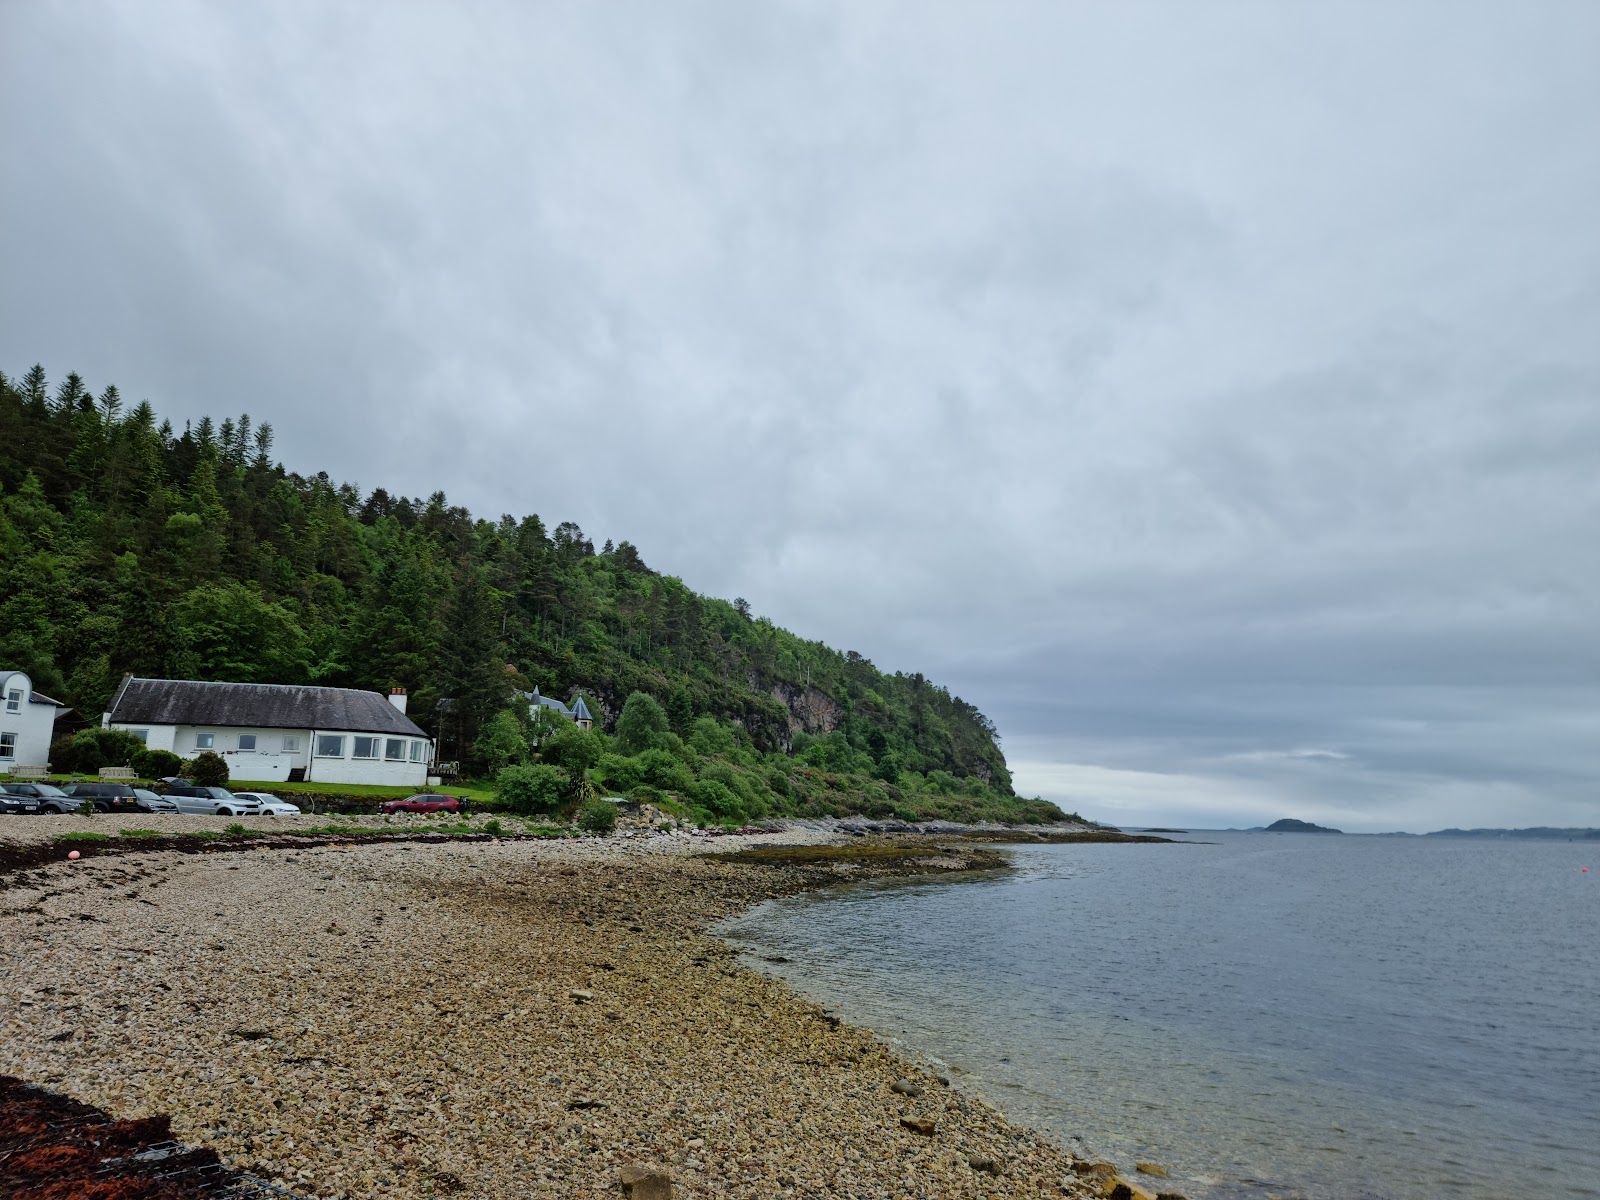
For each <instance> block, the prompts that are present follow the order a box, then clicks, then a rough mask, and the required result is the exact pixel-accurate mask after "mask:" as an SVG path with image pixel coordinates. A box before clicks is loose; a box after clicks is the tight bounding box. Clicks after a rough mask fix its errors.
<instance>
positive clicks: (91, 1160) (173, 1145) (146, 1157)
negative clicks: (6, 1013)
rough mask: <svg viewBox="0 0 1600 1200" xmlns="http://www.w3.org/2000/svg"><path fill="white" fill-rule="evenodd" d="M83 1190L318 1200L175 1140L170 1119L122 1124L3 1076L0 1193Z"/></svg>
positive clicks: (190, 1199) (111, 1198) (109, 1198)
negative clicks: (226, 1163)
mask: <svg viewBox="0 0 1600 1200" xmlns="http://www.w3.org/2000/svg"><path fill="white" fill-rule="evenodd" d="M119 1185H120V1186H119ZM80 1192H84V1193H89V1194H92V1195H94V1196H96V1197H97V1198H102V1200H118V1197H121V1196H126V1197H129V1198H130V1200H131V1198H133V1197H137V1198H138V1200H313V1198H312V1197H309V1196H305V1195H303V1194H301V1193H297V1192H292V1191H289V1190H288V1189H287V1188H283V1187H280V1186H279V1185H277V1184H275V1183H272V1182H270V1181H269V1180H265V1179H261V1178H259V1177H257V1176H255V1175H251V1174H249V1173H248V1172H245V1171H240V1170H238V1169H236V1168H233V1167H229V1166H226V1165H224V1164H223V1163H222V1162H220V1161H219V1160H218V1158H217V1155H216V1152H215V1151H213V1150H209V1149H206V1148H204V1147H199V1148H196V1147H191V1146H185V1145H183V1144H182V1143H181V1142H178V1141H175V1140H173V1138H172V1132H171V1127H170V1123H169V1119H168V1118H166V1117H145V1118H142V1119H140V1120H134V1121H119V1120H117V1119H116V1118H114V1117H112V1116H111V1115H110V1114H109V1113H106V1112H104V1111H102V1110H101V1109H98V1108H94V1107H92V1106H90V1105H87V1104H84V1103H82V1102H80V1101H77V1100H74V1099H72V1098H71V1097H70V1096H63V1095H61V1094H60V1093H58V1092H52V1091H49V1090H48V1089H45V1088H41V1087H35V1086H33V1085H32V1084H28V1083H25V1082H23V1081H22V1080H20V1079H16V1078H13V1077H11V1076H0V1195H3V1196H15V1197H17V1198H18V1200H24V1198H26V1197H29V1196H39V1197H45V1196H50V1197H58V1196H69V1195H76V1194H79V1193H80Z"/></svg>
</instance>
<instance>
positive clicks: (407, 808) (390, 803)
mask: <svg viewBox="0 0 1600 1200" xmlns="http://www.w3.org/2000/svg"><path fill="white" fill-rule="evenodd" d="M380 807H381V810H382V811H383V812H386V813H397V812H453V813H458V812H466V811H467V806H466V803H465V802H464V801H462V800H460V799H458V798H457V797H455V796H445V795H441V794H440V793H438V792H418V793H417V794H416V795H415V796H407V797H406V798H405V799H404V800H385V801H384V802H383V804H382V805H381V806H380Z"/></svg>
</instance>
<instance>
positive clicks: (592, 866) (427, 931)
mask: <svg viewBox="0 0 1600 1200" xmlns="http://www.w3.org/2000/svg"><path fill="white" fill-rule="evenodd" d="M769 840H775V841H792V840H794V839H793V837H792V836H790V837H785V836H780V837H778V838H775V839H769ZM684 848H685V843H684V842H683V841H681V840H675V839H669V838H654V839H648V840H639V841H634V842H625V841H620V840H610V841H605V842H601V841H588V842H530V841H503V842H493V843H471V844H451V843H445V844H420V843H404V844H388V845H352V846H350V847H348V848H343V847H338V846H319V847H309V848H305V849H295V850H289V851H285V850H274V851H246V852H240V853H230V854H204V855H177V854H162V853H143V854H138V855H129V856H124V857H116V858H99V859H85V860H84V861H82V862H79V863H74V864H70V865H69V864H67V863H61V864H59V865H52V866H50V867H46V868H41V869H38V870H34V871H31V872H28V873H27V874H26V875H24V876H13V877H11V878H9V879H8V880H7V881H6V882H7V883H8V885H9V887H8V889H7V890H5V891H3V892H0V969H3V971H4V977H3V979H0V1074H14V1075H19V1076H21V1077H23V1078H25V1079H27V1080H29V1081H30V1082H34V1083H38V1084H41V1085H43V1086H46V1087H50V1088H54V1089H57V1090H60V1091H63V1092H66V1093H68V1094H70V1095H73V1096H76V1097H78V1098H80V1099H83V1100H85V1101H87V1102H89V1103H91V1104H95V1105H98V1106H101V1107H104V1108H106V1109H108V1110H110V1111H112V1112H114V1113H116V1114H117V1115H120V1116H142V1115H147V1114H157V1113H170V1114H171V1115H172V1118H173V1129H174V1132H175V1134H176V1135H177V1136H178V1137H180V1138H181V1139H183V1140H186V1141H188V1142H190V1143H204V1144H207V1145H210V1146H212V1147H214V1148H215V1149H216V1150H217V1151H218V1152H219V1153H220V1154H221V1155H222V1157H223V1159H224V1160H225V1161H228V1162H230V1163H233V1164H235V1165H238V1166H240V1167H243V1168H245V1169H248V1170H251V1171H253V1172H255V1173H257V1174H259V1175H262V1176H266V1177H268V1178H276V1179H279V1180H282V1181H283V1182H284V1183H285V1184H286V1185H288V1186H291V1187H293V1188H294V1189H296V1190H297V1191H300V1192H302V1193H306V1194H312V1195H317V1196H322V1197H336V1196H346V1197H368V1196H374V1197H384V1196H394V1197H400V1196H405V1197H415V1196H447V1195H448V1196H462V1197H485V1198H496V1200H498V1198H509V1197H545V1196H549V1197H602V1196H604V1197H615V1196H618V1195H620V1194H621V1192H620V1188H619V1179H620V1174H619V1172H620V1169H621V1168H622V1167H623V1166H624V1165H627V1164H632V1163H639V1162H654V1163H660V1164H663V1165H665V1166H666V1167H668V1168H669V1169H670V1170H671V1172H672V1175H673V1177H674V1179H675V1180H676V1184H677V1194H678V1195H680V1196H728V1197H771V1196H828V1197H835V1196H837V1197H851V1196H857V1197H880V1196H882V1197H908V1198H909V1197H919V1198H920V1197H1000V1196H1061V1195H1083V1196H1087V1195H1091V1194H1093V1192H1092V1191H1090V1190H1089V1187H1088V1184H1087V1182H1080V1180H1079V1178H1078V1177H1077V1176H1075V1175H1073V1173H1072V1158H1071V1156H1070V1155H1069V1154H1067V1153H1066V1152H1065V1151H1063V1150H1061V1149H1059V1148H1058V1147H1055V1146H1053V1145H1051V1144H1049V1143H1047V1142H1045V1141H1043V1140H1042V1139H1039V1138H1037V1137H1035V1136H1033V1135H1032V1134H1029V1133H1026V1132H1024V1131H1021V1130H1018V1129H1016V1128H1014V1127H1012V1126H1010V1125H1008V1124H1007V1123H1006V1122H1005V1120H1004V1119H1003V1118H1002V1117H1001V1116H1000V1115H999V1114H998V1113H997V1112H995V1111H994V1110H993V1109H991V1108H989V1107H988V1106H987V1105H985V1104H984V1103H982V1102H981V1101H979V1100H977V1099H975V1098H972V1097H969V1096H965V1095H962V1094H961V1093H959V1092H957V1091H956V1090H954V1089H951V1088H948V1087H946V1086H944V1085H942V1084H940V1083H938V1082H937V1081H936V1080H934V1079H933V1078H932V1077H930V1076H928V1075H927V1074H926V1073H923V1072H919V1071H918V1070H917V1069H916V1068H915V1067H913V1066H911V1065H909V1064H907V1063H906V1062H904V1061H903V1060H899V1059H896V1058H895V1057H893V1056H892V1055H891V1054H890V1053H889V1052H888V1051H887V1050H886V1049H885V1048H884V1047H883V1046H881V1045H880V1044H879V1043H878V1042H876V1041H875V1040H874V1039H873V1038H872V1037H871V1036H870V1035H869V1034H867V1033H866V1032H864V1031H860V1030H856V1029H853V1028H851V1027H849V1026H846V1025H839V1024H838V1023H837V1022H836V1021H835V1020H834V1019H832V1018H830V1017H828V1016H827V1015H826V1014H825V1013H823V1012H822V1010H820V1009H819V1008H817V1007H816V1006H815V1005H813V1004H811V1003H809V1002H807V1001H804V1000H802V999H800V998H799V997H797V996H796V995H795V994H794V993H793V992H791V991H790V990H789V989H788V988H787V987H785V986H784V985H783V984H782V983H780V982H778V981H775V980H770V979H767V978H764V977H763V976H761V975H758V974H756V973H754V972H751V971H748V970H745V969H744V968H742V967H740V966H739V965H738V964H737V962H736V961H735V959H734V957H733V955H732V952H731V951H730V950H729V949H728V948H727V947H725V946H724V945H723V944H722V943H721V942H719V941H717V940H716V939H715V938H714V937H712V936H711V935H709V934H708V933H707V932H706V927H707V926H708V924H709V923H710V922H712V921H714V920H716V919H718V918H720V917H722V916H726V915H728V914H730V913H732V912H735V911H738V910H739V909H742V908H744V907H747V906H749V905H750V904H753V903H757V902H759V901H760V900H763V899H766V898H768V897H771V896H773V895H778V894H783V893H785V892H791V891H794V890H797V889H799V888H802V887H807V886H815V884H816V882H817V879H816V869H812V870H811V871H810V872H809V873H808V872H807V871H806V870H803V869H800V868H794V867H771V866H762V867H752V866H747V865H736V864H731V863H727V862H722V861H715V860H710V859H706V858H701V857H695V856H692V855H688V854H685V853H683V852H682V851H683V849H684ZM718 848H720V847H718ZM957 859H959V854H958V855H950V854H944V855H940V854H938V853H936V852H931V856H930V858H929V860H928V863H927V865H928V866H929V867H930V868H932V867H937V866H943V867H949V866H951V865H953V864H954V863H955V862H956V860H957ZM902 1078H909V1079H910V1080H911V1082H912V1083H913V1085H914V1086H913V1087H912V1088H911V1089H909V1090H911V1091H917V1092H920V1093H921V1094H920V1095H910V1096H908V1095H905V1094H902V1092H897V1091H895V1090H894V1085H895V1084H896V1082H897V1081H899V1080H901V1079H902ZM928 1122H931V1123H932V1125H931V1127H932V1129H933V1132H932V1133H931V1135H929V1134H926V1133H921V1132H917V1131H916V1130H917V1128H921V1129H927V1128H929V1125H928V1124H926V1123H928ZM973 1164H977V1165H976V1166H974V1165H973Z"/></svg>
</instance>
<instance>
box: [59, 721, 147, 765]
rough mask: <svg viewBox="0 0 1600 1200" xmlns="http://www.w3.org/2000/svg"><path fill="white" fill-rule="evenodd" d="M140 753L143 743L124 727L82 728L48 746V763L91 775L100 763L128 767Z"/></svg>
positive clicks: (142, 750) (142, 751) (142, 749)
mask: <svg viewBox="0 0 1600 1200" xmlns="http://www.w3.org/2000/svg"><path fill="white" fill-rule="evenodd" d="M142 753H144V743H143V742H141V741H140V740H139V739H138V738H136V737H134V736H133V734H131V733H129V732H128V731H127V730H126V729H84V730H80V731H79V732H78V733H76V734H74V735H73V736H72V737H70V738H61V739H59V740H58V741H57V742H56V743H55V744H54V745H53V746H51V747H50V765H51V766H52V767H54V768H55V769H56V770H57V771H61V772H63V773H66V774H72V773H78V774H82V775H92V774H93V773H94V772H96V771H98V770H99V769H100V768H101V767H131V766H133V760H134V757H135V756H136V755H139V754H142ZM135 769H137V768H135Z"/></svg>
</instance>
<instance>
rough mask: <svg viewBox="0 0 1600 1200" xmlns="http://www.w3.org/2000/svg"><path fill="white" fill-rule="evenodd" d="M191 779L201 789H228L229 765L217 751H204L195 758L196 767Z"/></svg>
mask: <svg viewBox="0 0 1600 1200" xmlns="http://www.w3.org/2000/svg"><path fill="white" fill-rule="evenodd" d="M189 778H191V779H193V780H194V781H195V783H196V784H197V785H198V786H200V787H227V786H228V764H227V762H226V761H225V760H224V759H223V757H222V755H220V754H218V753H216V752H215V751H213V750H202V751H200V753H199V754H196V755H195V756H194V767H193V768H192V774H191V775H190V776H189Z"/></svg>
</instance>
